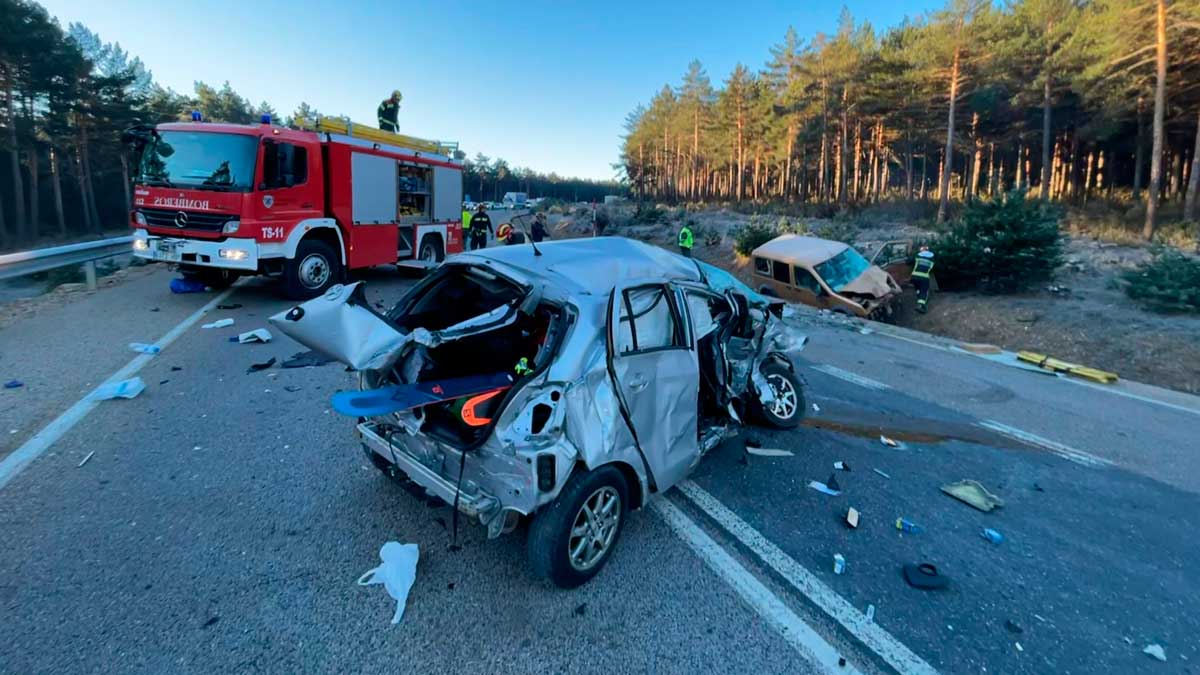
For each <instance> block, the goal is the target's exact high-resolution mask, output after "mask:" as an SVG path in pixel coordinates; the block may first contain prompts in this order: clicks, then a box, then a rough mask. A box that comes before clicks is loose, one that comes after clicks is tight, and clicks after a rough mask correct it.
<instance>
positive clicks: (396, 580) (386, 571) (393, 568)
mask: <svg viewBox="0 0 1200 675" xmlns="http://www.w3.org/2000/svg"><path fill="white" fill-rule="evenodd" d="M419 557H420V552H419V551H418V550H417V545H416V544H401V543H400V542H396V541H389V542H388V543H386V544H384V545H383V548H381V549H379V559H380V560H382V561H383V564H382V565H380V566H379V567H376V568H375V569H373V570H370V571H369V572H367V573H366V574H364V575H362V576H361V577H359V578H358V585H359V586H370V585H372V584H383V587H384V588H386V589H387V592H388V595H390V596H392V597H393V598H395V600H396V614H395V615H394V616H393V617H392V624H397V623H400V619H402V618H404V605H405V603H407V602H408V591H409V590H410V589H412V585H413V582H414V581H416V579H417V559H418V558H419Z"/></svg>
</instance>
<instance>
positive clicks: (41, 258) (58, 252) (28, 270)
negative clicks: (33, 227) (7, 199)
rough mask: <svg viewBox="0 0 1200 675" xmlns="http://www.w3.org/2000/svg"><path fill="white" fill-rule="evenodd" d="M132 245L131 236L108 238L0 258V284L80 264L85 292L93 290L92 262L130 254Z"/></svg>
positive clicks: (94, 281)
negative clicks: (85, 287)
mask: <svg viewBox="0 0 1200 675" xmlns="http://www.w3.org/2000/svg"><path fill="white" fill-rule="evenodd" d="M132 242H133V237H132V236H124V237H112V238H110V239H98V240H96V241H82V242H79V243H78V244H67V245H65V246H52V247H50V248H39V249H35V250H33V251H18V252H17V253H7V254H4V255H0V281H6V280H8V279H16V278H17V277H23V276H26V275H29V274H37V273H38V272H45V271H47V270H52V269H57V268H59V267H67V266H68V265H83V266H84V276H86V277H87V287H88V290H90V291H94V290H96V261H97V260H103V259H104V258H111V257H113V256H117V255H121V254H124V253H132V252H133V249H132V246H131V244H132Z"/></svg>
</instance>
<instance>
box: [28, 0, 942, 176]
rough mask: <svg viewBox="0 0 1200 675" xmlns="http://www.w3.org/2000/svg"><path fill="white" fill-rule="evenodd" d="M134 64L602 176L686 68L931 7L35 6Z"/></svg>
mask: <svg viewBox="0 0 1200 675" xmlns="http://www.w3.org/2000/svg"><path fill="white" fill-rule="evenodd" d="M41 1H42V4H43V5H44V6H45V7H46V8H47V10H49V12H50V13H51V14H53V15H54V16H57V17H58V19H59V21H60V22H61V23H62V25H63V27H64V28H66V26H67V24H68V23H70V22H72V21H79V22H81V23H83V24H84V25H86V26H88V27H89V28H90V29H92V30H93V31H95V32H96V33H98V34H99V35H100V38H101V39H102V40H104V41H105V42H119V43H121V46H122V47H124V48H125V49H127V50H128V51H130V52H131V53H132V54H134V55H136V56H139V57H140V58H141V59H142V60H143V61H144V62H145V63H146V65H147V66H148V67H149V68H150V70H151V71H152V72H153V73H154V77H155V79H156V80H157V81H158V82H160V83H162V84H164V85H166V86H169V87H172V88H173V89H175V90H177V91H182V92H191V91H192V83H193V81H195V80H203V81H205V82H208V83H210V84H213V85H218V86H219V85H220V84H221V83H222V82H224V81H225V80H229V82H230V83H231V84H232V85H233V87H234V89H236V90H237V91H238V92H239V93H240V94H242V95H243V96H246V97H247V98H249V99H250V100H251V101H252V102H254V103H258V102H259V101H262V100H266V101H268V102H270V103H271V104H272V105H273V106H274V107H275V109H276V110H278V111H279V113H280V114H281V115H283V114H286V113H289V112H291V111H292V110H294V109H295V108H296V105H297V104H299V103H300V101H307V102H308V103H309V104H310V105H312V106H314V107H316V108H317V109H318V110H320V111H321V112H322V113H325V114H344V115H350V116H351V117H352V118H353V119H355V120H359V121H363V122H369V123H371V124H374V119H375V107H376V106H377V105H378V104H379V101H380V100H382V99H383V98H384V97H386V95H387V94H388V93H389V92H390V91H391V90H392V89H397V88H398V89H400V90H401V91H402V92H404V102H403V105H402V107H401V110H400V126H401V130H402V131H403V132H405V133H411V134H413V135H416V136H424V137H427V138H438V139H443V140H457V141H459V142H460V143H461V144H462V147H463V149H464V150H465V151H467V152H468V153H469V154H470V155H471V156H474V154H475V153H476V152H482V153H484V154H485V155H488V156H490V157H493V158H494V157H503V158H505V159H506V160H508V162H509V163H510V164H511V165H513V166H527V167H530V168H533V169H536V170H538V171H543V172H550V171H555V172H558V173H559V174H560V175H563V176H581V177H586V178H611V177H612V176H613V171H612V169H611V168H610V165H611V164H612V163H613V162H615V161H616V160H617V154H618V146H619V143H620V136H621V133H622V123H623V121H624V119H625V116H626V114H627V113H628V112H629V111H630V110H631V109H633V107H634V106H636V105H637V104H638V103H639V102H648V101H649V99H650V97H651V96H653V95H654V93H655V92H656V91H657V90H658V89H659V88H661V87H662V85H663V84H666V83H670V84H672V85H676V84H678V81H679V79H680V77H681V76H682V75H683V72H684V70H685V69H686V68H687V64H688V62H689V61H691V60H692V59H693V58H698V59H700V61H701V62H702V63H703V64H704V66H705V69H706V70H707V71H708V74H709V76H710V77H711V78H712V79H713V82H714V83H717V82H719V81H720V80H722V79H724V78H725V77H726V76H727V75H728V73H729V71H730V70H731V69H732V68H733V66H734V64H736V63H737V62H739V61H741V62H743V63H745V64H747V65H748V66H750V67H751V68H754V69H758V68H761V67H762V65H763V64H764V63H765V62H766V60H767V58H768V48H769V47H770V46H771V45H772V44H775V43H777V42H779V41H781V40H782V38H783V34H784V32H785V31H786V30H787V27H788V26H789V25H792V26H794V27H795V28H796V30H797V31H798V32H799V34H800V36H801V37H802V38H804V39H806V40H807V39H808V38H811V37H812V36H813V35H814V34H816V33H817V32H818V31H824V32H833V31H834V30H835V29H836V26H837V19H838V14H839V13H840V12H841V8H842V7H843V5H844V6H846V7H848V8H849V9H850V11H851V12H852V13H853V14H854V16H855V18H856V19H858V20H862V19H867V20H869V21H870V22H871V23H872V24H873V25H874V26H875V27H876V29H882V28H885V27H887V26H891V25H893V24H895V23H898V22H899V21H900V20H901V19H902V18H903V17H904V16H905V15H910V16H915V15H918V14H921V13H923V12H924V11H926V10H928V9H931V8H934V7H936V6H940V5H942V4H943V3H942V2H940V1H934V0H857V1H855V0H847V1H846V2H844V3H838V2H830V3H826V2H797V1H792V2H776V3H771V2H758V1H755V0H742V1H739V2H729V1H728V0H725V1H723V2H718V1H713V0H693V1H692V2H686V3H678V2H655V1H652V0H643V1H642V2H625V1H615V0H614V1H611V2H594V3H582V2H581V3H574V2H549V1H543V0H527V1H525V2H513V3H499V2H496V3H482V2H466V1H458V0H438V1H429V2H412V1H405V0H398V1H397V0H394V1H392V2H354V1H352V0H351V1H342V2H324V3H319V2H310V1H308V0H292V1H290V2H283V1H276V0H258V1H253V0H251V1H238V2H233V1H230V0H211V1H207V2H187V1H184V0H168V1H167V2H163V0H109V1H108V2H97V1H96V0H41Z"/></svg>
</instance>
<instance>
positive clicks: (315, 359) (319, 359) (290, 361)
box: [279, 351, 337, 368]
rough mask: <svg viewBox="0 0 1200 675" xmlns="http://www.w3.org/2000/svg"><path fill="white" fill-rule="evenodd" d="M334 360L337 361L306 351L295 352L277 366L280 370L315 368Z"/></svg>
mask: <svg viewBox="0 0 1200 675" xmlns="http://www.w3.org/2000/svg"><path fill="white" fill-rule="evenodd" d="M336 360H337V359H334V358H331V357H328V356H325V355H324V354H321V353H319V352H314V351H307V352H296V353H295V354H292V356H291V357H290V358H287V359H285V360H284V361H283V363H281V364H279V365H280V367H281V368H315V367H317V366H323V365H326V364H328V363H333V362H334V361H336Z"/></svg>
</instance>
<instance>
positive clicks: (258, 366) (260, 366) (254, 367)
mask: <svg viewBox="0 0 1200 675" xmlns="http://www.w3.org/2000/svg"><path fill="white" fill-rule="evenodd" d="M273 365H275V357H274V356H272V357H271V358H269V359H267V360H266V361H264V362H262V363H251V364H250V367H249V368H247V369H246V374H247V375H249V374H250V373H257V372H258V371H260V370H266V369H267V368H270V367H271V366H273ZM267 391H270V390H267Z"/></svg>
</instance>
